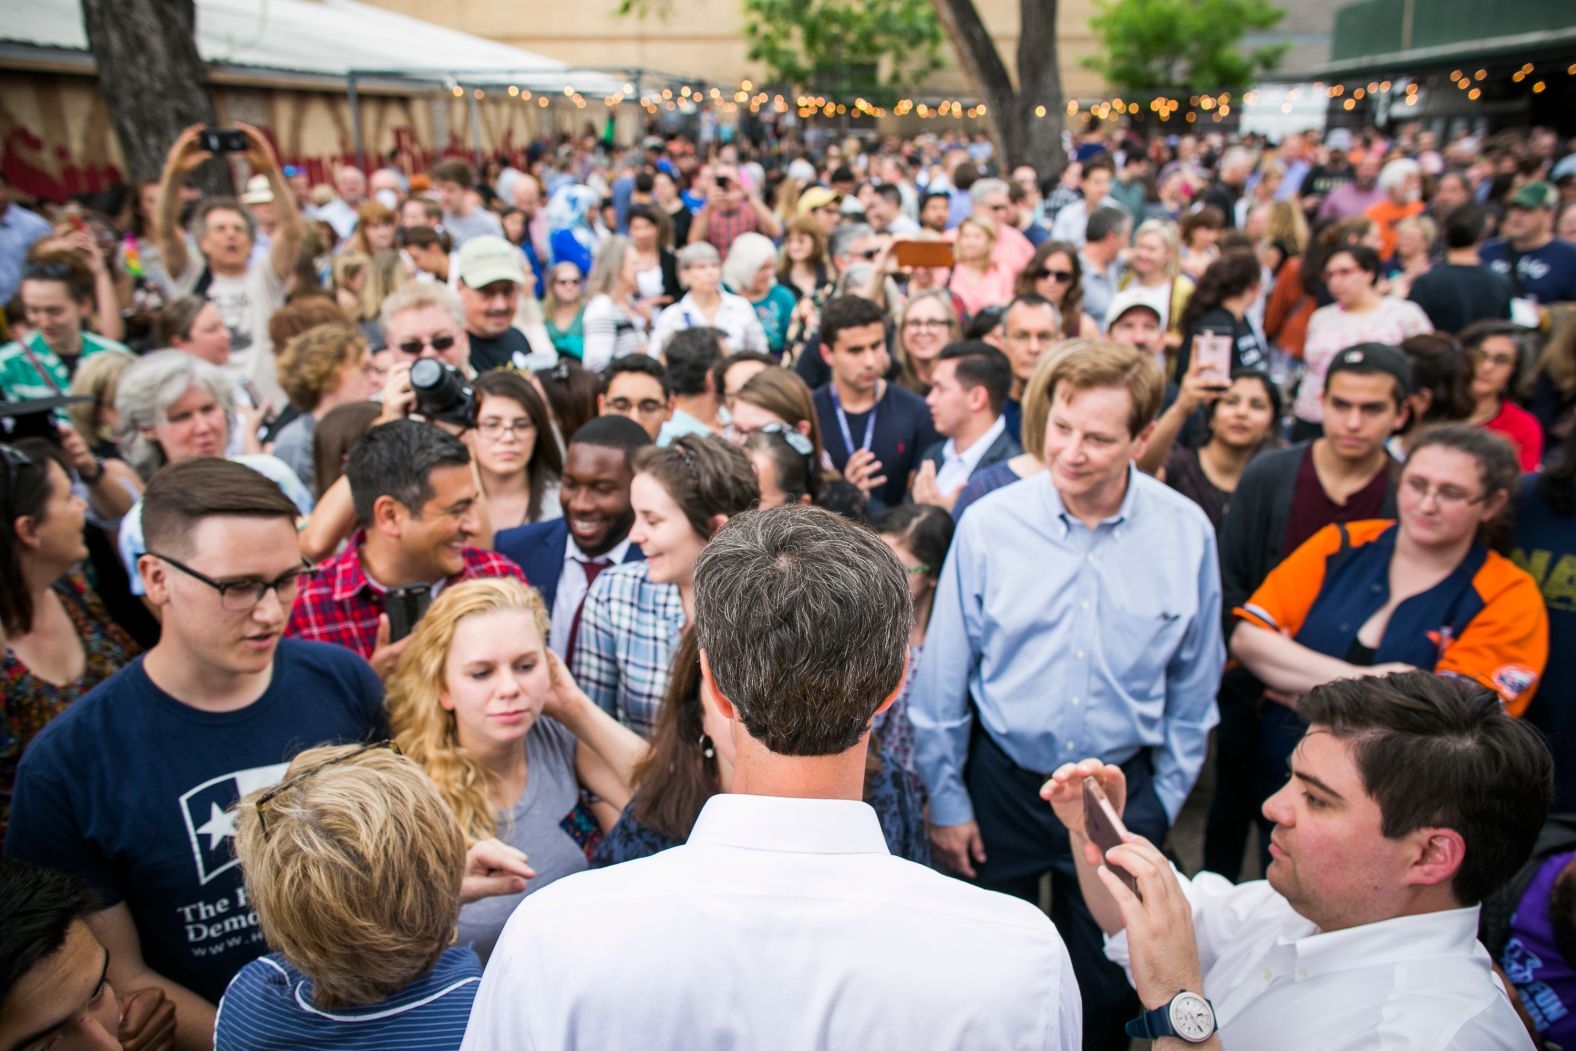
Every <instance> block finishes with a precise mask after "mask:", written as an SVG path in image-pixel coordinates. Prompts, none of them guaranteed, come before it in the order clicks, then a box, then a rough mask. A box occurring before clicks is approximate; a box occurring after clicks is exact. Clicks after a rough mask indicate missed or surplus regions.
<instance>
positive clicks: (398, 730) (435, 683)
mask: <svg viewBox="0 0 1576 1051" xmlns="http://www.w3.org/2000/svg"><path fill="white" fill-rule="evenodd" d="M502 610H523V611H524V612H525V613H526V615H528V616H529V617H530V618H531V619H532V620H533V621H534V622H535V624H536V631H537V634H538V635H539V636H540V637H541V641H542V645H543V646H544V647H545V646H546V644H547V636H548V632H549V630H550V626H551V625H550V623H549V621H550V618H549V616H548V613H547V607H546V606H545V605H543V604H542V596H541V595H539V594H537V593H536V590H535V589H534V588H528V587H526V586H525V585H524V584H522V583H520V582H519V581H518V580H515V579H513V578H511V577H482V578H480V579H477V580H467V581H465V582H463V583H460V584H454V585H452V586H450V587H446V588H444V589H443V594H441V595H439V596H438V598H437V599H436V600H435V601H434V602H433V603H432V606H431V608H429V609H428V610H427V613H426V615H425V616H424V617H422V618H421V623H419V624H417V625H416V630H415V631H413V632H412V633H411V636H410V643H409V645H407V646H406V647H405V652H404V653H403V654H401V655H400V659H399V663H398V664H396V665H395V666H394V674H393V675H392V676H390V678H389V682H388V695H387V698H386V700H385V705H386V707H387V708H388V715H389V726H390V728H391V729H392V730H393V731H394V740H395V741H396V742H397V743H398V744H399V747H400V751H402V752H404V753H405V754H406V755H408V756H410V757H411V758H412V759H414V760H415V761H416V763H417V765H419V766H420V767H421V768H422V770H424V771H425V772H426V774H427V776H428V777H429V778H431V779H432V781H433V783H434V784H436V785H437V786H438V791H439V792H440V793H441V794H442V795H443V798H444V800H445V801H446V802H447V803H448V804H449V808H450V810H452V811H453V813H454V816H455V817H456V818H458V819H459V822H460V828H461V829H463V830H464V833H465V837H466V838H467V839H469V840H478V839H487V838H489V837H491V836H493V835H496V834H497V832H498V812H497V808H496V807H494V806H493V802H492V780H493V779H492V775H491V774H490V773H489V772H488V770H487V768H486V767H485V766H483V765H482V763H481V760H480V759H477V758H476V757H475V756H474V755H472V754H471V753H470V752H468V751H467V750H466V749H464V748H461V747H460V743H459V739H458V736H457V734H458V731H457V730H456V727H455V722H454V713H453V712H451V711H447V710H445V709H444V707H443V705H441V704H440V703H438V696H439V694H441V693H442V692H443V687H444V675H445V673H446V671H447V668H448V663H449V648H450V647H451V646H453V645H454V633H455V631H456V629H458V628H459V626H460V621H462V620H464V619H465V618H466V617H473V616H480V615H482V614H485V613H497V612H500V611H502Z"/></svg>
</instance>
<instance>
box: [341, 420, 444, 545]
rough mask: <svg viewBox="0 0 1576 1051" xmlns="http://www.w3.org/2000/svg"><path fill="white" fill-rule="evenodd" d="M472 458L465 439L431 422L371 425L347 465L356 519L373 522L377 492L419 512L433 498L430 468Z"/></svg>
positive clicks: (413, 513) (356, 445) (365, 524)
mask: <svg viewBox="0 0 1576 1051" xmlns="http://www.w3.org/2000/svg"><path fill="white" fill-rule="evenodd" d="M470 462H471V454H470V452H469V450H467V449H466V448H465V443H463V442H461V441H460V440H459V439H458V438H456V437H454V435H452V434H450V433H448V432H447V431H444V430H441V429H440V428H437V427H434V426H433V425H432V424H430V423H421V422H419V421H417V420H395V421H393V422H392V423H385V424H381V425H380V426H377V427H374V428H372V429H371V430H370V431H368V432H367V433H366V435H365V437H363V438H362V439H361V440H360V441H359V442H357V443H356V444H355V445H354V446H353V447H352V448H351V450H350V458H349V459H348V460H347V461H346V463H345V477H347V478H349V479H350V499H351V502H352V503H353V504H355V508H356V521H357V522H359V523H360V524H361V525H363V526H369V525H371V524H372V508H373V505H374V504H376V503H377V501H378V497H380V496H392V497H393V498H394V499H395V500H398V501H399V502H400V503H401V504H403V505H404V506H405V508H406V509H407V510H409V511H410V513H411V514H412V515H419V514H420V513H421V509H422V507H424V506H425V505H426V503H427V501H428V500H431V499H432V495H433V489H432V482H431V477H432V472H433V470H434V469H435V468H438V467H451V466H452V467H464V466H466V465H467V464H469V463H470Z"/></svg>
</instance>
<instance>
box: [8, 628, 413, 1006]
mask: <svg viewBox="0 0 1576 1051" xmlns="http://www.w3.org/2000/svg"><path fill="white" fill-rule="evenodd" d="M142 662H143V658H141V657H138V658H137V659H136V660H135V661H133V662H132V663H130V664H128V665H127V666H126V667H124V668H122V669H121V670H120V671H119V672H117V673H116V674H115V675H113V676H111V677H110V678H108V679H106V680H104V682H102V683H100V684H99V685H98V686H97V687H96V688H94V689H93V690H91V691H89V692H88V693H87V694H86V695H84V696H83V697H82V698H81V699H80V700H78V701H76V702H75V703H73V704H72V705H71V707H69V708H68V709H66V711H65V712H64V713H63V714H61V716H60V717H59V718H57V719H56V720H55V721H54V722H52V723H50V724H49V725H48V726H46V727H45V728H44V731H43V732H42V733H40V734H39V735H38V737H37V738H35V739H34V740H33V743H32V744H31V745H29V746H28V749H27V752H26V753H25V754H24V755H23V756H22V762H21V763H20V764H19V765H18V767H17V776H16V791H15V794H14V795H13V797H12V803H11V825H10V828H9V830H8V832H7V834H6V844H5V846H6V853H7V854H8V855H10V856H12V857H17V858H21V859H22V860H24V861H31V862H33V863H34V864H36V865H43V866H46V867H49V868H57V869H62V870H64V871H66V872H71V873H74V874H76V875H78V876H81V877H82V878H83V879H85V880H87V881H88V883H90V884H91V885H92V886H93V887H94V888H95V889H96V890H97V891H98V892H99V894H100V895H101V896H102V898H103V902H104V906H105V907H106V908H107V907H109V906H111V905H115V904H117V903H119V902H122V901H124V902H125V903H126V906H127V908H128V909H130V910H131V915H132V919H133V920H134V921H135V922H136V925H137V936H138V938H139V939H140V941H141V943H142V944H141V947H142V957H143V959H144V960H145V961H146V962H147V964H148V966H149V967H151V968H152V969H153V970H155V971H157V972H158V973H159V974H162V975H163V976H164V977H166V978H169V979H171V980H172V981H176V982H179V983H180V984H182V985H184V986H186V988H188V989H190V990H192V991H193V992H195V993H197V994H198V995H199V996H202V997H204V998H205V999H207V1000H209V1001H210V1002H212V1003H218V1002H219V997H221V996H222V995H224V989H225V986H226V985H228V984H229V982H230V979H231V978H233V977H234V976H235V972H236V971H238V970H240V969H241V968H242V967H244V966H245V965H246V964H248V963H250V962H251V961H252V960H254V959H256V958H257V957H258V956H261V955H262V954H263V953H265V952H267V951H268V946H267V945H266V944H265V943H264V941H263V933H262V930H261V929H260V928H259V927H258V925H257V913H255V912H254V911H253V910H252V908H251V906H250V905H249V904H248V903H247V900H246V890H245V888H244V887H243V885H242V881H241V867H240V864H239V863H238V862H237V861H236V859H235V850H234V844H233V840H234V836H235V818H234V815H233V814H231V813H229V810H230V807H231V806H232V805H233V804H234V803H235V801H236V800H237V799H238V798H240V797H241V796H243V795H245V794H247V793H249V792H252V791H254V790H256V789H259V788H263V787H266V786H269V785H273V784H276V783H277V782H278V781H279V779H280V778H281V777H282V776H283V775H284V771H285V767H286V765H287V764H288V763H289V761H290V759H291V758H292V757H293V756H294V755H295V754H296V753H297V752H300V751H303V750H304V749H307V748H312V747H315V746H317V745H321V744H336V743H345V742H350V741H364V740H376V739H378V738H380V737H386V736H387V735H388V730H387V722H386V720H385V718H384V715H383V705H382V698H383V684H382V683H380V682H379V681H378V677H377V675H376V674H375V673H374V672H373V671H372V667H371V665H369V664H367V662H366V661H364V660H362V659H361V658H360V657H358V656H357V655H356V654H354V653H352V652H350V651H349V650H347V649H344V648H343V647H340V646H331V645H329V644H327V643H320V642H305V641H302V640H298V639H283V640H281V641H280V643H279V650H278V652H277V653H276V654H275V656H274V676H273V681H272V682H270V683H269V685H268V689H266V690H265V691H263V695H262V696H261V697H259V698H258V699H257V700H256V701H253V702H252V703H251V704H249V705H247V706H246V707H245V708H242V709H240V710H238V711H233V712H204V711H199V710H198V709H196V708H193V707H191V706H190V705H186V704H182V703H181V702H180V701H178V700H176V699H175V698H173V697H171V696H170V695H169V694H167V693H165V692H164V691H163V690H161V689H159V688H158V687H157V686H156V685H154V683H153V680H151V679H150V678H148V675H147V672H145V671H143V663H142Z"/></svg>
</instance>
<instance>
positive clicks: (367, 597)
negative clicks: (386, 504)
mask: <svg viewBox="0 0 1576 1051" xmlns="http://www.w3.org/2000/svg"><path fill="white" fill-rule="evenodd" d="M365 539H366V533H365V532H364V531H362V530H359V529H358V530H356V532H355V534H354V535H352V536H351V538H350V543H349V545H347V546H346V548H345V550H344V551H342V552H340V553H339V554H338V555H335V556H334V557H333V558H330V559H328V560H326V561H325V562H323V563H322V564H321V565H319V566H318V571H317V573H316V575H315V576H313V577H312V579H310V580H308V581H306V582H305V583H303V584H302V585H301V590H300V592H299V593H298V594H297V595H296V600H295V606H294V607H293V608H292V609H291V611H290V623H289V625H287V626H286V628H285V634H286V635H289V636H291V637H293V638H298V639H311V640H312V641H314V642H332V643H335V644H336V645H340V646H344V647H345V648H346V649H350V650H354V651H355V652H357V653H359V654H361V656H363V657H366V658H369V659H370V658H371V656H372V644H373V642H374V641H376V639H377V635H378V617H379V616H380V615H381V614H382V613H383V611H384V610H383V596H384V590H383V588H382V587H381V586H379V585H377V584H374V583H373V582H372V581H371V580H370V579H369V578H368V577H367V574H366V571H365V570H364V569H362V568H361V543H362V541H363V540H365ZM463 553H464V556H465V569H464V570H463V571H462V572H460V573H457V574H455V575H454V576H452V577H449V578H448V579H447V580H445V581H444V585H445V586H447V585H449V584H456V583H458V582H460V581H462V580H473V579H475V578H477V577H514V578H515V579H516V580H519V581H522V582H527V583H528V581H526V580H525V574H524V573H521V572H520V567H519V566H517V565H515V564H514V562H513V561H511V560H510V559H508V558H505V557H504V556H503V555H500V554H498V553H496V552H494V551H482V550H481V549H479V548H474V547H467V548H464V549H463Z"/></svg>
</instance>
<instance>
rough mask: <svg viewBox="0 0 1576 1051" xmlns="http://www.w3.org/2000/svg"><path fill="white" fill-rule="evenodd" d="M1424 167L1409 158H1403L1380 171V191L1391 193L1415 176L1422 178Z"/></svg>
mask: <svg viewBox="0 0 1576 1051" xmlns="http://www.w3.org/2000/svg"><path fill="white" fill-rule="evenodd" d="M1422 174H1423V166H1422V165H1420V164H1418V163H1417V162H1416V161H1414V160H1412V159H1411V158H1409V157H1401V158H1398V159H1396V160H1393V161H1391V162H1390V163H1389V164H1386V165H1385V166H1384V167H1383V168H1381V169H1380V170H1379V189H1381V190H1383V191H1385V192H1386V193H1389V192H1390V191H1391V190H1393V189H1396V188H1397V187H1399V186H1401V185H1402V184H1403V183H1405V182H1406V180H1408V179H1410V178H1412V177H1413V176H1421V175H1422Z"/></svg>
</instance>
